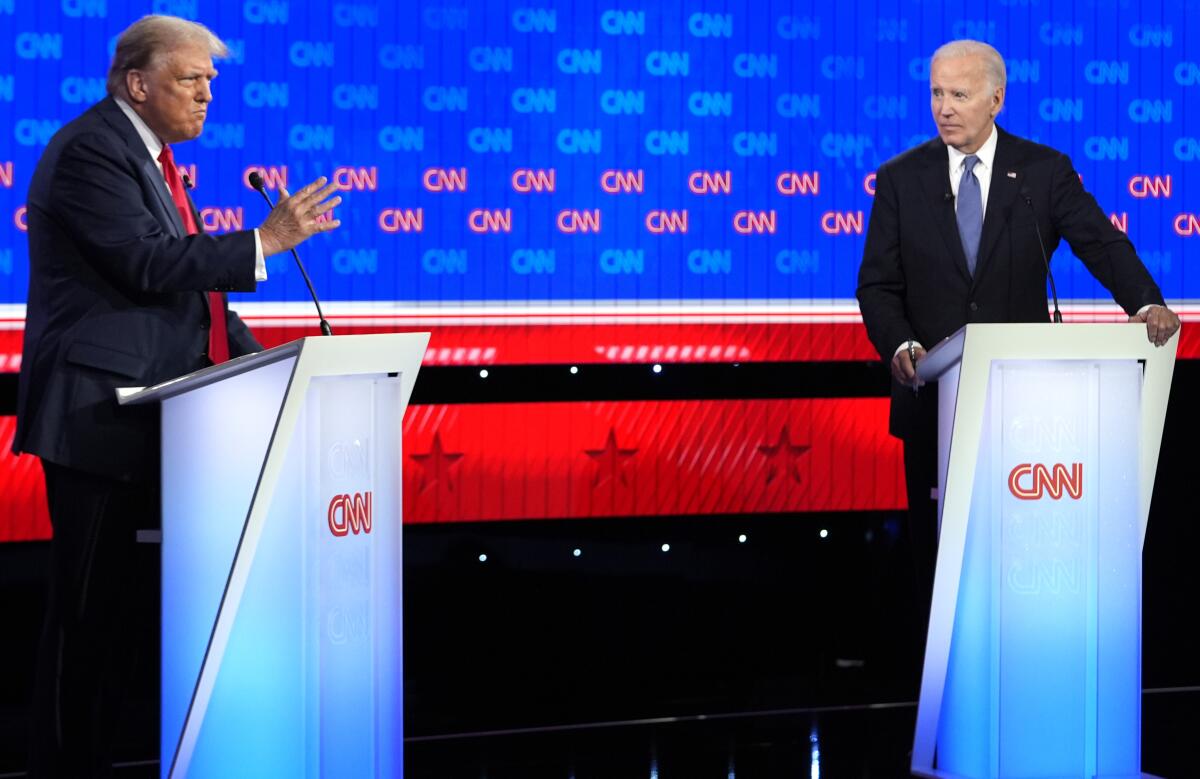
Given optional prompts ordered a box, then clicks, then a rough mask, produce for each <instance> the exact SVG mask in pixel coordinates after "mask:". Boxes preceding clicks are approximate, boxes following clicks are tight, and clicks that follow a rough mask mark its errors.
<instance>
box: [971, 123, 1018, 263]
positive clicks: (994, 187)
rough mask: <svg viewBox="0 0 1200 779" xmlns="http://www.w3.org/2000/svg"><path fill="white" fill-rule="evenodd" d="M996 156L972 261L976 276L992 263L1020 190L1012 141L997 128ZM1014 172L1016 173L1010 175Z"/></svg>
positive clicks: (993, 161)
mask: <svg viewBox="0 0 1200 779" xmlns="http://www.w3.org/2000/svg"><path fill="white" fill-rule="evenodd" d="M996 132H997V133H999V137H998V138H997V139H996V157H995V159H993V160H992V183H991V185H990V187H989V188H988V202H987V211H986V212H985V213H984V215H983V232H982V234H980V236H979V259H978V261H977V262H976V264H975V278H976V279H978V278H979V277H981V276H982V275H983V273H984V271H985V270H986V269H987V268H988V267H989V266H990V264H991V257H992V253H993V252H994V251H995V250H996V243H997V241H999V240H1000V236H1001V234H1002V233H1003V232H1004V228H1005V226H1006V225H1007V224H1008V222H1009V220H1010V219H1011V218H1012V209H1013V203H1014V202H1015V201H1016V199H1017V195H1018V194H1019V193H1020V191H1021V182H1022V180H1023V178H1024V177H1023V176H1022V174H1021V172H1020V171H1018V170H1016V169H1015V168H1014V166H1013V163H1014V161H1015V160H1014V156H1013V154H1012V143H1011V142H1010V139H1009V138H1008V134H1007V133H1005V132H1004V131H1003V130H1001V129H1000V128H999V127H997V128H996ZM1010 173H1015V174H1016V175H1015V176H1010V175H1009V174H1010Z"/></svg>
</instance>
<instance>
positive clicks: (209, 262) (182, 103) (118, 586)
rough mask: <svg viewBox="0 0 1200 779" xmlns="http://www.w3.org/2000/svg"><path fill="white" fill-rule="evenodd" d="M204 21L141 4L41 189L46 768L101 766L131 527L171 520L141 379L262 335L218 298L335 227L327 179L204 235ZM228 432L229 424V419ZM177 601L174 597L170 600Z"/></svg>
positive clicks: (31, 348)
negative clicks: (192, 182) (134, 389)
mask: <svg viewBox="0 0 1200 779" xmlns="http://www.w3.org/2000/svg"><path fill="white" fill-rule="evenodd" d="M227 53H228V52H227V50H226V47H225V45H224V44H223V43H222V42H221V40H220V39H219V38H217V37H216V36H215V35H214V34H213V33H212V32H210V31H209V30H208V29H207V28H205V27H204V26H202V25H199V24H196V23H194V22H190V21H187V20H184V19H178V18H174V17H167V16H147V17H145V18H143V19H141V20H139V21H138V22H136V23H134V24H133V25H131V26H130V27H129V28H128V29H127V30H126V31H125V32H123V33H122V34H121V36H120V37H119V39H118V41H117V47H116V54H115V56H114V58H113V63H112V67H111V69H110V71H109V75H108V93H109V96H108V98H107V99H105V100H103V101H101V102H100V103H98V104H96V105H95V106H93V107H92V108H91V109H89V110H88V111H87V112H85V113H84V114H83V115H82V116H80V117H79V118H77V119H75V120H74V121H72V122H71V123H69V124H67V125H66V126H64V127H63V128H62V129H61V130H60V131H59V132H58V133H57V134H56V135H55V136H54V138H53V139H52V140H51V141H50V143H49V144H48V145H47V147H46V150H45V152H44V153H43V154H42V157H41V160H40V161H39V162H38V166H37V169H36V170H35V171H34V174H33V178H32V181H31V183H30V187H29V199H28V225H29V260H30V273H29V299H28V305H27V308H26V323H25V344H24V353H23V358H22V365H21V376H20V384H19V390H18V399H17V433H16V436H15V438H14V442H13V450H14V451H16V452H22V451H23V452H30V453H32V454H36V455H38V456H39V457H40V458H41V461H42V465H43V469H44V471H45V475H46V494H47V498H48V501H49V506H50V520H51V523H52V525H53V528H54V540H53V544H52V564H51V571H50V597H49V601H48V613H47V618H46V624H45V629H44V633H43V637H42V648H41V655H40V660H39V668H38V679H37V682H36V692H35V698H36V700H35V702H34V715H33V718H34V721H33V738H32V741H31V744H32V749H33V765H32V766H31V768H32V769H33V774H34V775H68V776H97V775H102V774H106V773H108V771H109V769H110V760H111V756H110V755H109V754H108V744H109V741H110V739H111V734H112V729H113V726H114V725H115V724H116V723H117V722H118V713H119V707H120V703H121V695H120V690H121V687H122V686H123V684H124V682H125V679H124V678H123V677H124V676H125V675H127V672H128V671H129V670H130V669H129V667H128V666H129V663H130V661H131V658H132V656H133V654H134V653H133V652H131V651H129V650H128V647H127V641H128V639H127V636H128V635H129V634H130V633H131V632H132V630H133V628H134V627H135V626H136V617H137V615H135V614H133V613H131V611H132V610H131V606H130V604H131V603H132V602H134V601H136V600H137V598H136V597H135V595H136V593H137V592H138V591H139V590H144V587H142V586H140V585H141V584H142V583H140V582H137V581H136V579H135V577H134V575H133V572H134V571H135V569H136V565H134V562H135V549H136V547H135V534H136V530H137V529H138V528H144V527H154V526H156V524H157V518H158V513H159V491H158V480H159V472H158V453H159V442H158V437H159V418H158V410H157V409H156V408H123V407H120V406H118V405H117V402H116V399H115V393H114V390H115V388H116V387H121V386H149V385H152V384H156V383H158V382H161V381H164V380H166V379H170V378H173V377H176V376H180V375H183V374H186V373H190V372H192V371H195V370H198V369H200V368H203V367H205V366H207V365H210V364H214V363H218V362H223V361H225V360H228V359H230V358H231V357H237V356H240V355H243V354H247V353H250V352H254V351H257V350H258V349H260V348H261V347H260V346H259V344H258V342H257V341H255V339H254V337H253V336H252V335H251V334H250V331H249V330H248V329H247V328H246V326H245V324H243V323H242V321H241V319H239V318H238V316H237V314H236V313H234V312H232V311H230V310H229V309H228V307H227V305H226V301H225V294H224V293H225V292H228V291H253V290H254V289H255V287H256V284H257V283H258V282H261V281H265V280H266V266H265V262H264V258H265V257H268V256H271V255H273V254H277V253H279V252H282V251H287V250H288V249H290V248H292V247H294V246H296V245H297V244H299V243H300V242H302V241H304V240H305V239H307V238H308V237H309V236H311V235H313V234H315V233H318V232H323V231H328V230H331V229H333V228H336V227H337V226H338V224H339V223H338V222H337V221H336V220H332V219H321V218H320V217H322V216H324V215H326V214H328V212H329V211H330V210H331V209H332V208H333V207H334V206H336V205H337V204H338V203H339V202H340V198H338V197H333V198H330V195H331V194H332V192H333V187H332V186H325V184H326V182H325V180H324V179H318V180H317V181H315V182H313V183H312V184H309V185H308V186H306V187H304V188H303V189H301V190H300V191H298V192H297V193H296V194H295V195H293V196H288V195H287V193H286V192H284V193H282V194H283V197H281V199H280V203H279V206H278V207H277V208H276V209H275V210H274V211H272V212H271V213H270V215H269V216H268V217H267V219H266V221H264V222H263V223H262V225H260V226H259V228H258V229H256V230H244V231H238V232H234V233H230V234H227V235H221V236H211V235H205V234H204V233H203V231H202V230H201V229H200V220H199V218H198V215H197V213H196V211H195V208H194V207H193V205H192V202H191V200H190V199H189V197H188V195H187V191H186V185H185V181H184V177H183V176H182V175H181V173H180V171H179V169H178V168H177V167H176V164H175V160H174V152H173V150H172V146H171V145H172V144H177V143H181V142H183V141H189V140H192V139H194V138H196V137H198V136H199V135H200V133H201V131H202V130H203V128H204V120H205V118H206V116H207V113H208V106H209V103H211V102H212V92H211V89H210V86H211V83H212V80H213V79H214V78H215V77H216V75H217V71H216V70H215V69H214V67H213V57H214V56H216V57H221V56H226V55H227ZM230 432H231V434H236V431H230ZM167 607H169V604H167Z"/></svg>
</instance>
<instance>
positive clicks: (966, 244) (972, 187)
mask: <svg viewBox="0 0 1200 779" xmlns="http://www.w3.org/2000/svg"><path fill="white" fill-rule="evenodd" d="M977 162H979V158H978V157H976V156H975V155H974V154H971V155H968V156H967V158H966V159H964V160H963V174H962V178H961V179H960V180H959V182H958V237H959V238H961V239H962V245H963V254H965V255H966V256H967V270H968V271H970V272H971V275H972V276H974V275H975V261H976V260H977V259H978V258H979V234H980V233H982V232H983V195H982V194H981V193H980V191H979V179H977V178H975V173H974V172H973V171H972V168H974V167H975V163H977Z"/></svg>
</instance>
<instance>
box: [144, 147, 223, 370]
mask: <svg viewBox="0 0 1200 779" xmlns="http://www.w3.org/2000/svg"><path fill="white" fill-rule="evenodd" d="M158 161H159V162H161V163H162V167H163V177H164V178H165V179H166V180H167V189H169V190H171V200H173V201H175V210H176V211H178V212H179V218H180V219H182V220H183V228H184V229H185V230H187V234H188V235H195V234H196V233H198V232H200V230H199V229H197V227H196V219H195V217H194V216H193V215H192V206H191V204H190V203H189V202H188V199H187V194H186V193H184V191H183V178H182V177H181V176H180V175H179V169H178V168H176V167H175V155H174V154H173V153H172V152H171V147H170V146H167V145H166V144H163V147H162V151H161V152H160V153H159V155H158ZM208 317H209V320H210V322H209V324H210V326H209V328H208V359H209V360H211V361H212V363H213V365H216V364H217V363H221V362H225V361H226V360H228V359H229V333H228V332H227V331H226V329H225V301H224V300H223V299H222V298H221V293H220V292H209V293H208Z"/></svg>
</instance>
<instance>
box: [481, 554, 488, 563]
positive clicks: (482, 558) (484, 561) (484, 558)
mask: <svg viewBox="0 0 1200 779" xmlns="http://www.w3.org/2000/svg"><path fill="white" fill-rule="evenodd" d="M479 562H481V563H486V562H487V555H485V554H481V555H479Z"/></svg>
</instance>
